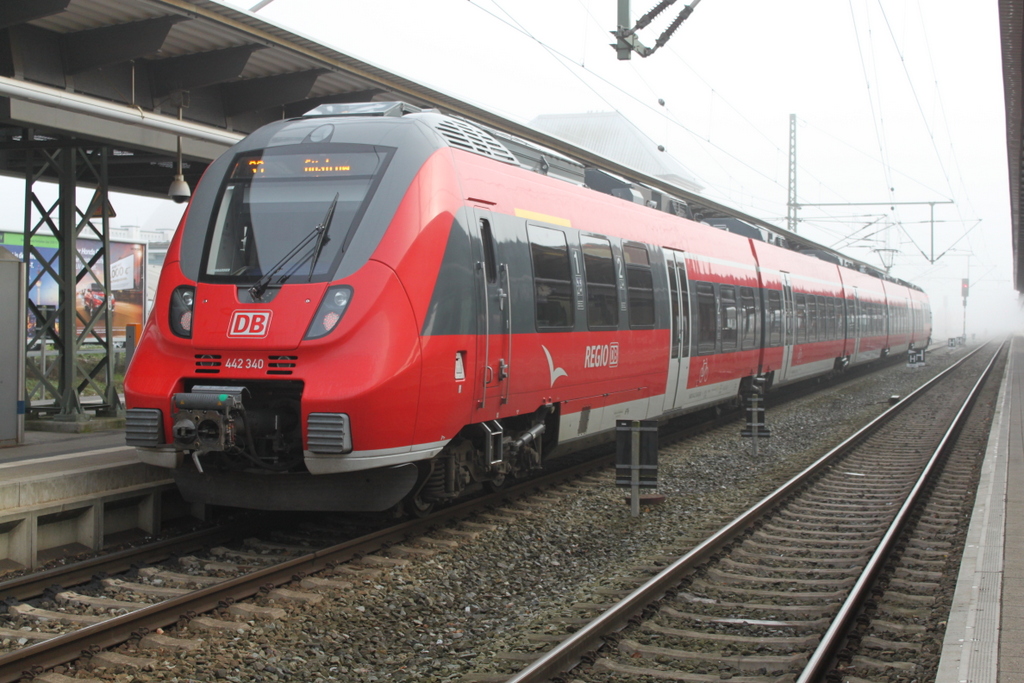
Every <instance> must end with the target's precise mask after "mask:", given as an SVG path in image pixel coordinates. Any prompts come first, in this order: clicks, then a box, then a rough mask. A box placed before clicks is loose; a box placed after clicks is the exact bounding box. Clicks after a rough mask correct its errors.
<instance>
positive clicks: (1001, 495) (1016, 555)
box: [935, 336, 1024, 683]
mask: <svg viewBox="0 0 1024 683" xmlns="http://www.w3.org/2000/svg"><path fill="white" fill-rule="evenodd" d="M935 680H936V683H1018V682H1019V681H1024V337H1022V336H1016V337H1014V338H1013V340H1012V342H1011V346H1010V355H1009V359H1008V363H1007V366H1006V372H1005V374H1004V376H1003V380H1002V384H1001V385H1000V390H999V398H998V404H997V406H996V413H995V416H994V418H993V420H992V430H991V434H990V436H989V441H988V447H987V450H986V453H985V459H984V463H983V465H982V473H981V481H980V482H979V486H978V492H977V498H976V500H975V505H974V512H973V514H972V517H971V524H970V528H969V530H968V536H967V547H966V549H965V550H964V556H963V560H962V561H961V564H960V574H959V577H958V579H957V587H956V593H955V595H954V598H953V605H952V608H951V610H950V614H949V620H948V625H947V627H946V636H945V640H944V643H943V648H942V656H941V660H940V663H939V670H938V674H937V675H936V679H935Z"/></svg>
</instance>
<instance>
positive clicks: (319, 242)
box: [306, 192, 341, 282]
mask: <svg viewBox="0 0 1024 683" xmlns="http://www.w3.org/2000/svg"><path fill="white" fill-rule="evenodd" d="M340 195H341V193H340V192H335V193H334V199H332V200H331V206H330V207H329V208H328V209H327V215H326V216H324V221H323V223H321V224H320V225H318V226H317V227H318V228H320V234H319V235H318V236H317V238H316V246H315V247H313V262H312V263H310V264H309V277H308V278H307V279H306V282H312V281H313V269H314V268H316V262H317V259H319V258H320V252H321V251H323V248H324V245H325V244H327V243H328V242H330V241H331V238H330V237H328V236H327V231H328V230H330V229H331V219H332V218H334V207H336V206H337V205H338V197H339V196H340Z"/></svg>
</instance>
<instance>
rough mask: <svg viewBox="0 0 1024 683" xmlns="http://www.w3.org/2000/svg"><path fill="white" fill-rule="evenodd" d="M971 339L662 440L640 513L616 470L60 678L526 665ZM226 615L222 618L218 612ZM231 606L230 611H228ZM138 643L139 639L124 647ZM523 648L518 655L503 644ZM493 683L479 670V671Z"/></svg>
mask: <svg viewBox="0 0 1024 683" xmlns="http://www.w3.org/2000/svg"><path fill="white" fill-rule="evenodd" d="M963 353H964V350H963V349H955V350H948V349H940V350H938V351H937V352H933V353H932V354H931V355H930V356H929V360H928V365H927V366H926V367H924V368H918V369H914V368H909V367H907V365H906V364H905V363H895V364H893V365H891V366H889V367H888V368H887V369H885V370H883V371H881V372H876V373H873V374H871V375H868V376H865V377H860V378H858V379H853V380H850V381H848V382H845V383H842V384H837V385H835V386H831V387H824V388H823V389H822V390H821V391H820V392H818V393H816V394H814V395H811V396H808V397H805V398H800V399H797V400H795V401H791V402H789V403H787V404H785V405H782V406H778V407H770V408H769V409H768V412H767V423H768V426H769V427H770V428H771V429H772V436H771V438H770V439H768V440H761V441H760V442H759V448H758V450H759V452H758V455H757V456H756V457H755V456H754V455H753V449H752V448H751V444H750V441H749V439H742V438H740V436H739V430H740V426H741V425H740V424H738V423H734V424H731V425H726V426H724V427H721V428H718V429H715V430H713V431H711V432H708V433H706V434H703V435H701V436H698V437H694V438H691V439H688V440H685V441H681V442H679V443H675V444H672V445H668V446H665V447H663V448H662V450H661V452H660V455H659V472H658V480H659V488H658V491H657V492H658V493H659V494H661V495H663V496H665V501H664V502H663V503H662V504H659V505H654V506H651V507H645V508H644V509H643V510H642V514H641V516H640V517H639V518H633V517H631V516H630V509H629V505H628V504H626V503H625V495H624V492H623V491H622V490H620V489H617V488H616V487H615V486H614V485H613V482H614V475H613V473H612V472H610V471H609V472H608V473H607V474H604V475H601V476H599V477H594V478H592V479H593V480H596V481H597V483H596V484H594V483H591V482H587V481H583V482H579V483H577V484H575V485H572V486H565V487H562V488H561V489H559V490H557V491H554V492H551V493H545V494H541V495H540V496H539V502H533V503H530V504H529V505H522V506H519V505H514V506H510V507H507V508H503V509H501V510H498V511H495V514H494V516H488V517H486V518H481V519H479V520H477V521H478V523H477V524H475V525H468V526H466V525H464V526H459V525H456V527H455V528H456V529H462V530H463V531H465V530H466V529H467V528H471V529H472V531H474V532H476V533H478V534H479V535H478V536H477V537H476V538H475V539H469V538H466V537H465V534H463V535H462V536H456V535H447V536H446V534H445V531H444V530H443V529H439V530H437V532H436V533H434V534H432V535H434V536H436V537H437V538H449V539H452V540H455V541H457V542H458V544H459V545H458V547H456V548H454V549H452V550H441V551H440V552H438V553H437V554H436V555H433V556H432V557H429V558H427V559H422V558H421V559H411V560H409V561H408V562H407V563H405V564H399V565H397V566H392V567H383V568H380V570H379V572H377V573H375V574H374V575H372V576H363V577H359V576H356V577H351V576H345V575H344V573H341V572H339V573H338V574H337V575H335V576H333V577H331V578H337V579H341V580H348V581H352V583H353V588H351V589H347V590H343V589H337V588H332V589H327V590H325V591H323V592H324V594H325V596H326V598H327V599H325V600H323V601H322V602H320V603H319V604H316V605H303V606H296V605H294V604H278V603H274V602H273V601H272V600H270V599H269V598H267V597H262V598H258V599H256V601H255V602H256V603H257V604H261V605H267V606H277V607H284V608H285V609H286V610H287V615H286V616H285V617H284V618H281V619H279V620H276V621H272V622H271V621H263V622H261V621H252V622H249V624H248V625H249V626H250V628H249V629H248V631H246V632H245V633H239V632H237V631H235V632H217V631H199V630H198V629H196V628H186V629H178V630H177V631H175V630H172V631H171V632H169V635H175V636H177V637H181V638H197V639H201V640H202V643H201V645H200V647H199V648H198V649H197V650H194V651H191V652H187V651H181V652H177V653H169V652H163V653H159V654H157V655H154V653H152V652H146V656H147V657H151V658H153V659H155V663H154V664H153V665H152V666H149V667H146V670H130V671H129V670H126V669H118V668H114V669H103V668H102V667H99V666H97V667H93V668H92V669H91V670H84V669H79V668H78V667H77V666H76V667H68V668H66V669H65V670H63V671H62V673H64V674H65V675H70V676H78V677H83V678H85V677H93V678H97V677H100V678H105V679H108V680H121V681H125V682H130V681H169V682H171V683H185V682H186V681H217V680H227V681H257V682H258V681H309V682H310V683H315V682H316V681H463V680H471V679H472V678H473V677H475V676H483V675H485V674H487V673H492V674H501V673H504V674H508V673H512V672H515V671H518V670H520V669H521V668H522V667H523V666H525V661H526V660H525V658H526V656H527V655H528V654H529V653H530V652H535V651H539V650H542V649H546V648H547V647H549V646H550V645H549V644H547V643H545V642H542V641H543V638H542V637H536V636H535V637H532V638H531V637H527V634H531V633H532V634H541V636H543V635H544V634H548V635H552V636H554V635H561V634H565V633H569V632H571V631H572V630H574V628H575V625H574V623H575V622H576V621H578V620H579V619H581V618H583V617H586V616H592V615H593V612H591V613H587V612H583V611H580V609H579V604H580V603H596V604H602V603H605V604H607V603H610V602H612V601H613V600H614V598H612V597H609V593H610V592H613V591H615V590H622V589H626V588H629V587H632V586H635V582H636V580H637V579H638V578H640V577H642V576H644V575H646V574H648V573H649V571H650V568H651V567H652V566H653V565H657V564H664V563H665V562H666V561H667V560H666V558H667V557H668V556H675V555H679V554H681V553H683V552H685V551H686V550H687V549H689V548H690V547H692V546H693V545H694V544H696V543H697V542H699V541H700V540H702V539H703V538H704V537H706V536H707V535H709V534H710V533H712V532H714V531H715V530H717V529H718V528H719V527H721V526H722V525H724V524H725V523H726V522H728V521H729V520H731V519H732V518H733V517H735V516H736V515H737V514H739V513H740V512H742V511H743V510H745V509H746V508H748V507H749V506H750V505H752V504H753V503H754V502H756V501H757V500H759V499H760V498H761V497H763V496H764V495H766V494H767V493H769V492H771V491H772V490H774V489H775V488H776V487H778V486H779V485H780V484H781V483H783V482H784V481H785V480H787V479H789V478H790V477H791V476H793V475H794V474H796V473H797V472H799V471H800V470H802V469H803V468H804V467H806V465H807V464H809V463H810V462H812V461H813V460H814V459H816V458H817V457H819V456H820V455H821V454H822V453H824V452H825V451H827V450H828V449H830V448H831V447H833V446H835V445H836V444H838V443H839V442H841V441H842V440H843V439H844V438H846V437H847V436H849V435H850V434H851V433H853V432H854V431H856V429H858V428H860V427H861V426H862V425H863V424H864V423H866V422H867V421H868V420H870V419H871V418H872V417H874V416H875V415H878V414H879V413H881V412H883V411H884V410H885V409H886V408H887V407H888V405H889V398H890V397H891V396H894V395H899V396H905V395H906V394H908V393H910V392H911V391H912V390H913V389H915V388H917V387H918V386H920V385H921V384H923V383H924V382H925V381H927V380H928V379H930V378H931V377H932V376H934V375H935V374H937V373H938V372H939V371H941V370H942V369H944V368H945V367H947V366H948V365H949V364H951V363H952V362H953V361H954V360H956V359H957V358H959V357H961V356H962V355H963ZM210 616H218V615H210ZM225 618H226V617H225ZM119 652H122V653H124V654H132V653H134V651H133V649H132V648H131V647H128V646H126V647H123V648H121V649H120V650H119ZM508 653H513V654H508ZM481 680H482V679H481Z"/></svg>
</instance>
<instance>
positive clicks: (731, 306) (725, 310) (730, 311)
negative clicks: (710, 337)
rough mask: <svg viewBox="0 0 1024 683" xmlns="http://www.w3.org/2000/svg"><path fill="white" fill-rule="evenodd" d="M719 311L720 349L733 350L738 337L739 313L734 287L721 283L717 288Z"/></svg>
mask: <svg viewBox="0 0 1024 683" xmlns="http://www.w3.org/2000/svg"><path fill="white" fill-rule="evenodd" d="M718 294H719V312H720V315H721V317H720V322H721V325H722V351H723V352H724V351H735V350H736V342H737V339H738V337H739V315H738V314H737V310H736V288H735V287H733V286H732V285H722V286H721V287H720V288H719V290H718Z"/></svg>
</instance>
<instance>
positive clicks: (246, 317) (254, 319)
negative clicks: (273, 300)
mask: <svg viewBox="0 0 1024 683" xmlns="http://www.w3.org/2000/svg"><path fill="white" fill-rule="evenodd" d="M270 313H271V312H270V311H235V312H234V313H233V314H232V315H231V324H230V325H229V326H228V336H229V337H266V336H267V332H268V331H269V330H270Z"/></svg>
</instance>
